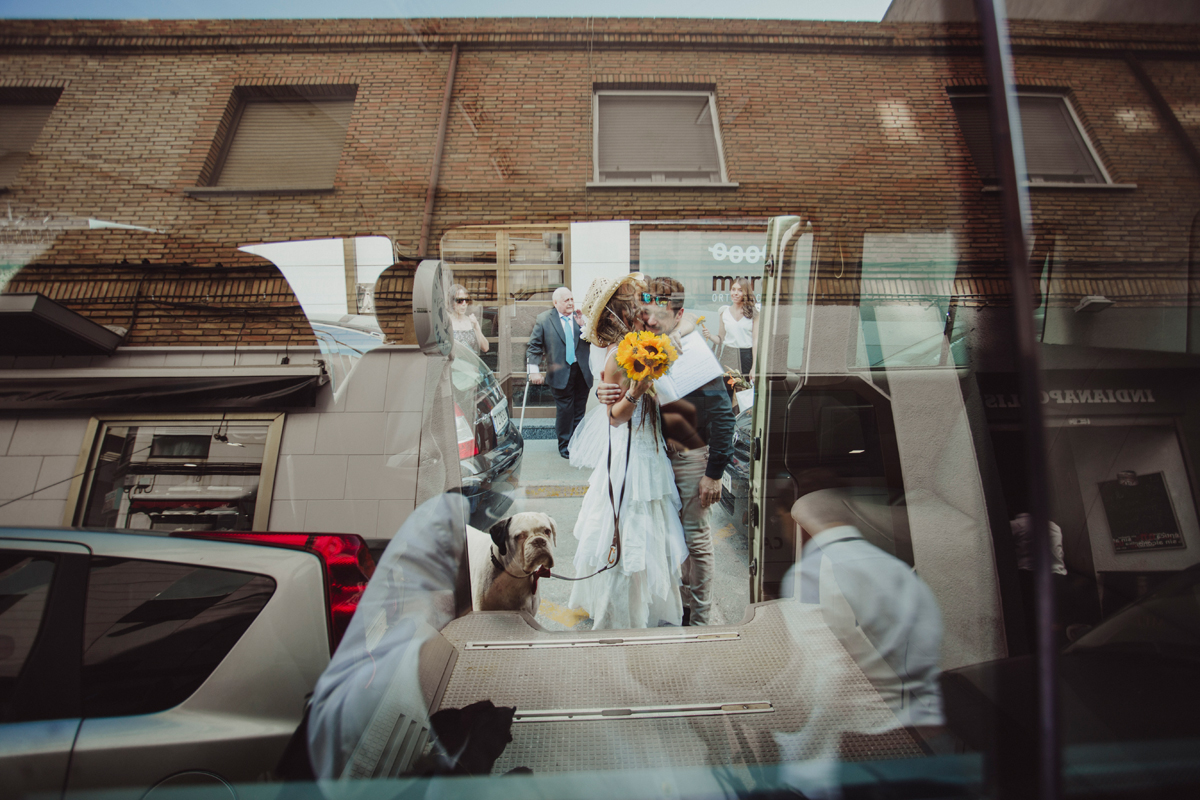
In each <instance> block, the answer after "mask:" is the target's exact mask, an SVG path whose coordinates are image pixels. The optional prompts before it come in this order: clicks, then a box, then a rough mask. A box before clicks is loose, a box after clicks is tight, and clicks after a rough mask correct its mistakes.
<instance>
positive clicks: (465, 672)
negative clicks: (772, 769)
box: [441, 600, 923, 774]
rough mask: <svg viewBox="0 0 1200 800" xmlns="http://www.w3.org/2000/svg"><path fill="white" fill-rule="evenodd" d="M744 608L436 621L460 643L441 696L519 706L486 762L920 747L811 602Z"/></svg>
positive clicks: (561, 764)
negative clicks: (583, 628) (571, 625)
mask: <svg viewBox="0 0 1200 800" xmlns="http://www.w3.org/2000/svg"><path fill="white" fill-rule="evenodd" d="M753 610H754V611H753V616H752V617H750V619H749V621H748V622H743V623H741V624H739V625H726V626H711V627H706V628H650V629H646V630H634V631H596V632H587V633H586V634H584V633H582V632H578V631H566V632H551V631H546V630H543V629H541V628H539V627H538V626H537V624H536V623H535V622H533V621H532V620H531V619H530V618H529V617H527V616H525V615H523V614H521V613H518V612H508V611H487V612H474V613H471V614H467V615H466V616H463V617H460V618H459V619H457V620H455V621H453V622H451V623H450V624H449V625H447V626H446V627H445V628H444V629H443V630H442V635H443V636H445V637H446V638H447V639H448V640H449V641H450V642H451V644H453V645H454V647H455V649H456V650H457V651H458V659H457V662H456V664H455V667H454V672H453V674H452V675H451V677H450V681H449V683H448V684H447V686H446V691H445V694H444V695H443V697H442V701H441V702H442V706H443V707H462V706H467V705H470V704H471V703H474V702H477V701H480V700H491V701H492V702H493V703H495V704H496V705H498V706H513V707H515V708H516V709H517V720H516V721H515V722H514V724H513V728H512V735H513V741H512V743H511V744H510V745H509V746H508V747H507V748H506V749H505V751H504V753H503V755H501V756H500V758H499V760H497V762H496V764H495V767H494V769H493V773H494V774H502V773H504V772H507V771H508V770H510V769H513V768H514V767H530V768H532V769H533V770H534V772H537V773H542V772H564V771H572V772H575V771H587V770H613V769H639V768H661V767H668V766H680V767H682V766H707V765H730V766H737V765H746V766H750V765H757V764H774V763H778V762H780V761H791V760H809V759H814V758H838V759H841V760H847V761H856V760H866V759H883V758H910V757H917V756H921V755H923V752H922V750H921V748H920V746H919V745H918V744H917V743H916V742H915V741H914V740H913V738H912V737H911V736H910V735H909V734H908V732H907V731H905V730H904V729H903V728H901V727H899V723H898V722H897V720H896V717H895V715H894V714H893V713H892V711H891V710H890V709H889V708H888V706H887V704H886V703H885V702H884V700H883V699H882V697H880V695H879V693H878V692H877V691H876V690H875V688H874V687H873V686H872V685H871V683H870V682H869V681H868V680H867V678H866V676H865V675H864V674H863V673H862V671H861V670H860V669H859V668H858V666H857V665H856V664H855V662H854V660H853V659H852V658H851V657H850V656H849V654H847V652H846V650H845V649H844V648H843V647H842V645H841V644H840V643H839V642H838V640H837V639H836V638H835V637H834V635H833V634H832V633H831V632H830V631H829V629H828V628H827V627H826V625H825V623H824V622H823V621H822V618H821V612H820V608H819V606H815V605H807V604H803V603H799V602H796V601H793V600H777V601H770V602H766V603H759V604H757V605H755V606H753ZM700 632H702V633H703V634H706V635H710V636H712V637H713V638H699V639H697V638H695V636H696V634H697V633H700ZM730 634H736V636H733V635H730ZM673 636H678V637H679V639H680V640H679V641H677V642H676V641H672V637H673ZM684 637H691V638H686V639H685V638H684ZM641 640H645V641H644V642H643V641H641ZM572 641H573V642H575V643H576V645H574V646H566V647H546V646H545V645H546V644H548V643H555V644H564V643H567V642H572ZM505 644H507V645H510V646H511V649H502V648H501V647H498V646H497V645H505ZM485 645H486V646H485ZM539 645H541V646H539ZM532 712H537V713H532ZM547 712H556V713H547ZM546 717H550V720H549V721H545V718H546ZM563 717H568V718H567V719H563ZM523 720H530V721H523ZM845 734H869V735H865V736H854V735H849V736H847V735H845Z"/></svg>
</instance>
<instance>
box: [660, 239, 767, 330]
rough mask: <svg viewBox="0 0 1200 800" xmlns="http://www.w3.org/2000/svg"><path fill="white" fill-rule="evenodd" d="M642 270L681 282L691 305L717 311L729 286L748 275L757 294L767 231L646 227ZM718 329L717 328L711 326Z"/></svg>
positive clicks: (764, 258)
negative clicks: (677, 229) (653, 229)
mask: <svg viewBox="0 0 1200 800" xmlns="http://www.w3.org/2000/svg"><path fill="white" fill-rule="evenodd" d="M638 253H639V255H638V270H639V271H640V272H643V273H645V274H646V275H649V276H651V277H655V278H658V277H670V278H675V279H676V280H678V281H680V282H681V283H682V284H683V287H684V292H685V293H686V295H687V298H686V300H685V303H686V306H687V308H688V309H690V310H693V311H698V312H700V313H716V311H717V309H718V308H720V307H721V306H723V305H728V303H729V290H730V288H731V287H732V286H733V282H734V281H735V280H737V279H738V278H746V279H747V280H749V281H750V285H751V287H752V289H753V291H754V293H755V295H756V299H757V300H759V301H760V302H761V300H762V298H761V297H757V295H758V292H759V291H760V289H761V284H762V280H763V266H764V264H765V262H766V257H767V240H766V232H765V231H763V232H759V233H750V232H746V231H642V232H641V233H640V234H639V238H638ZM710 330H712V331H713V333H716V328H710Z"/></svg>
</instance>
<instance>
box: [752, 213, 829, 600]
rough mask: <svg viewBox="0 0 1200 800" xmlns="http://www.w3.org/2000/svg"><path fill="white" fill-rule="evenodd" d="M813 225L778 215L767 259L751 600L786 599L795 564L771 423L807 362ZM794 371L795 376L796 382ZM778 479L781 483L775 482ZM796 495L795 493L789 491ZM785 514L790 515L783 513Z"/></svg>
mask: <svg viewBox="0 0 1200 800" xmlns="http://www.w3.org/2000/svg"><path fill="white" fill-rule="evenodd" d="M812 250H813V229H812V225H811V223H808V222H806V221H805V220H803V219H802V218H801V217H798V216H780V217H772V218H771V219H770V220H768V222H767V261H766V265H765V269H764V275H763V284H762V286H763V289H762V295H761V296H762V317H761V321H760V323H759V327H758V331H759V333H758V336H759V340H758V357H757V361H756V370H755V375H754V396H755V403H754V414H753V417H754V422H753V427H752V430H753V439H752V440H751V447H750V490H749V496H750V508H749V512H748V514H747V519H748V521H749V525H748V527H747V538H748V542H747V544H748V548H749V552H750V601H751V602H754V603H757V602H761V601H763V600H770V599H772V598H774V597H778V596H779V592H778V587H779V582H780V581H781V580H782V578H783V574H784V573H785V572H786V571H787V569H788V567H790V566H791V565H792V564H793V563H795V542H794V541H792V539H791V538H790V536H789V533H788V532H789V531H790V530H791V526H790V525H782V526H780V525H775V524H773V521H775V520H776V518H780V519H782V518H786V517H787V513H788V509H789V508H790V505H791V503H790V501H787V505H786V507H779V502H780V501H781V497H780V496H778V495H777V493H776V492H774V491H773V490H774V489H776V488H784V489H786V488H787V487H778V486H776V485H775V484H777V483H778V482H779V480H780V479H782V480H784V481H785V482H786V475H782V476H781V475H779V474H775V475H774V477H773V475H772V471H771V470H770V469H769V468H768V467H767V465H768V464H769V463H772V462H773V460H774V461H778V459H779V457H780V455H781V453H782V448H783V440H782V439H781V438H780V437H779V436H778V435H776V436H774V437H772V436H770V435H769V434H770V433H771V432H773V431H775V432H776V433H777V434H778V431H779V429H780V427H781V426H778V425H772V424H771V422H772V421H773V420H776V419H777V418H779V417H780V415H781V414H785V413H786V408H787V399H788V395H789V393H790V389H789V386H791V385H794V382H795V381H794V376H795V374H796V373H795V372H792V371H791V369H792V365H793V364H794V365H795V366H796V367H800V368H802V367H803V355H804V352H805V344H806V342H807V333H808V322H809V320H808V316H809V315H808V303H809V268H810V264H811V262H812V256H813V252H812ZM789 375H792V376H793V380H792V381H790V382H789ZM773 481H774V483H773ZM785 494H787V495H789V496H790V492H787V491H785ZM780 513H782V515H783V517H782V518H781V517H779V515H780Z"/></svg>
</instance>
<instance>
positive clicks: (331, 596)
mask: <svg viewBox="0 0 1200 800" xmlns="http://www.w3.org/2000/svg"><path fill="white" fill-rule="evenodd" d="M175 535H176V536H181V537H185V538H189V539H217V540H221V541H235V542H251V543H253V544H266V545H273V546H275V547H287V548H291V549H293V550H307V551H309V552H310V553H315V554H316V555H317V557H318V558H320V559H321V566H322V568H323V572H324V574H325V604H326V609H327V610H328V612H329V650H330V652H333V651H334V650H336V649H337V646H338V643H339V642H341V641H342V635H343V634H344V633H345V632H346V627H347V626H348V625H349V624H350V618H351V617H353V616H354V611H355V609H357V608H358V601H359V599H360V598H361V597H362V593H363V592H364V591H365V590H366V588H367V581H369V580H370V578H371V575H372V574H373V573H374V572H375V559H373V558H372V557H371V551H370V550H369V549H367V543H366V542H365V541H363V538H362V537H361V536H359V535H358V534H355V533H276V532H274V531H180V532H178V533H176V534H175Z"/></svg>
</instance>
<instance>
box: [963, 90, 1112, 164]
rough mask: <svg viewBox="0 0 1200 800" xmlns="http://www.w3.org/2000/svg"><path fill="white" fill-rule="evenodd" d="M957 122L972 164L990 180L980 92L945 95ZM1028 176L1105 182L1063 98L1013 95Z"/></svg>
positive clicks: (984, 111) (988, 145)
mask: <svg viewBox="0 0 1200 800" xmlns="http://www.w3.org/2000/svg"><path fill="white" fill-rule="evenodd" d="M951 103H952V104H953V106H954V113H955V115H956V116H957V117H958V126H959V128H960V129H961V130H962V133H963V138H964V139H966V142H967V149H968V150H970V151H971V159H972V160H973V161H974V162H975V169H976V170H977V171H978V172H979V177H980V178H981V179H982V180H983V181H984V183H995V182H996V161H995V157H994V156H993V151H992V132H991V125H990V122H991V115H990V114H989V111H988V100H987V98H986V97H955V98H951ZM1018 103H1019V106H1018V107H1019V108H1020V112H1021V127H1022V129H1023V133H1024V144H1025V165H1026V168H1027V169H1028V170H1029V178H1028V179H1029V180H1031V181H1033V182H1037V181H1047V182H1055V183H1105V178H1104V173H1103V172H1102V171H1101V170H1100V167H1099V165H1098V164H1097V163H1096V160H1095V159H1094V158H1093V157H1092V154H1091V152H1090V150H1089V149H1088V146H1087V143H1086V142H1085V140H1084V138H1083V134H1082V133H1081V132H1080V130H1079V127H1078V126H1077V125H1076V124H1075V120H1074V119H1073V118H1072V117H1071V112H1070V111H1069V110H1068V109H1067V103H1066V100H1064V99H1063V98H1062V97H1053V96H1048V95H1022V96H1020V97H1018Z"/></svg>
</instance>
